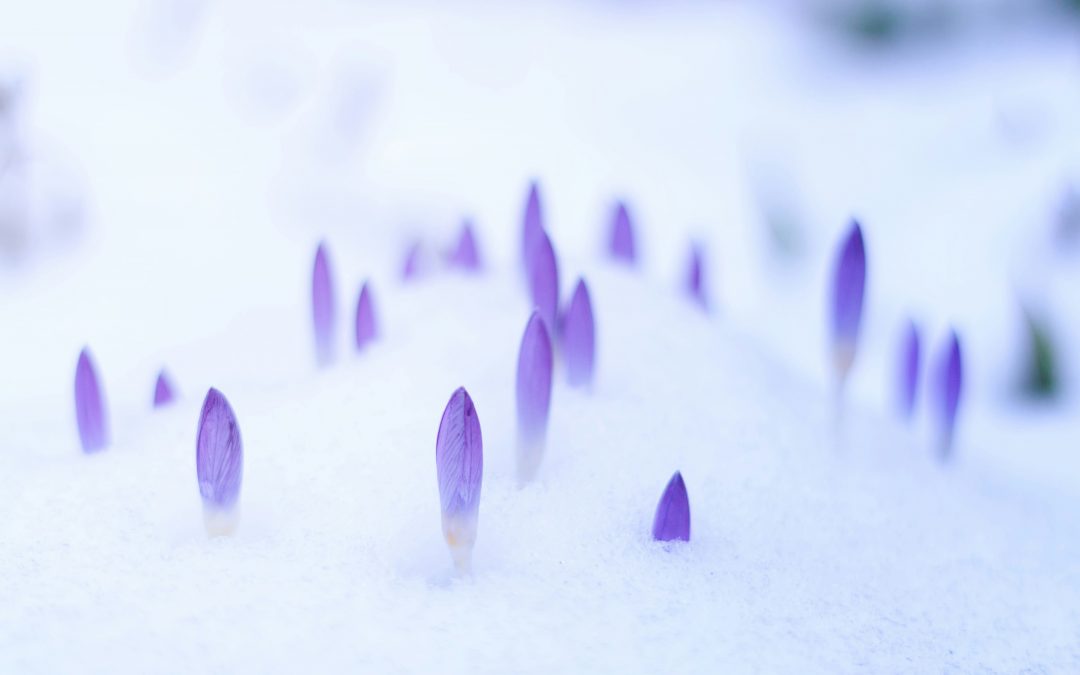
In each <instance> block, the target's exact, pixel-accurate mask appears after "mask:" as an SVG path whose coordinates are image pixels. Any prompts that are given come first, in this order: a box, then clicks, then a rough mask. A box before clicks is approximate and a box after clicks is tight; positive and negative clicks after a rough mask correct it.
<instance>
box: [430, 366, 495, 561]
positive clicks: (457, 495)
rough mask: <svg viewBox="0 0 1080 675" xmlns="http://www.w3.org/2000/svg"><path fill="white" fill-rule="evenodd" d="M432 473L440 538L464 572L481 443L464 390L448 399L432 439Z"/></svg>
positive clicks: (475, 507) (478, 481)
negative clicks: (436, 484)
mask: <svg viewBox="0 0 1080 675" xmlns="http://www.w3.org/2000/svg"><path fill="white" fill-rule="evenodd" d="M435 471H436V474H437V476H438V480H439V499H440V501H441V503H442V526H443V536H444V537H445V538H446V543H447V545H448V546H449V547H450V555H451V556H452V557H453V559H454V565H455V567H457V569H458V570H459V571H462V572H467V571H468V570H469V566H470V562H471V559H472V549H473V544H474V543H475V542H476V523H477V516H478V514H479V511H480V486H481V483H482V482H483V477H484V441H483V438H482V437H481V435H480V418H479V417H478V416H477V415H476V408H475V407H474V406H473V402H472V399H471V398H470V397H469V393H468V392H467V391H465V388H464V387H459V388H458V390H457V391H455V392H454V393H453V395H451V396H450V401H449V402H448V403H447V404H446V409H445V410H443V415H442V421H441V422H439V434H438V436H437V437H436V439H435Z"/></svg>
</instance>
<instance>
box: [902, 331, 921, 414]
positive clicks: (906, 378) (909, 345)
mask: <svg viewBox="0 0 1080 675" xmlns="http://www.w3.org/2000/svg"><path fill="white" fill-rule="evenodd" d="M899 369H900V372H899V377H898V380H899V383H900V386H899V391H898V396H899V406H900V413H901V414H902V415H903V416H904V417H907V418H910V417H911V416H912V414H913V413H914V412H915V399H916V394H917V393H918V390H919V327H918V326H916V325H915V322H914V321H908V322H907V325H906V326H905V327H904V336H903V339H902V340H901V343H900V365H899Z"/></svg>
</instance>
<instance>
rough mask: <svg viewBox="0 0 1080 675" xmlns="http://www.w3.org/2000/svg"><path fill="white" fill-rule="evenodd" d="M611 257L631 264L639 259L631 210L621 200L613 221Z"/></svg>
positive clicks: (617, 205)
mask: <svg viewBox="0 0 1080 675" xmlns="http://www.w3.org/2000/svg"><path fill="white" fill-rule="evenodd" d="M611 257H613V258H615V259H616V260H621V261H623V262H626V263H631V264H632V263H633V262H634V261H635V260H636V259H637V254H636V251H635V249H634V227H633V225H632V224H631V222H630V212H629V211H628V210H627V208H626V204H624V203H623V202H621V201H620V202H617V203H616V204H615V215H614V216H613V218H612V221H611Z"/></svg>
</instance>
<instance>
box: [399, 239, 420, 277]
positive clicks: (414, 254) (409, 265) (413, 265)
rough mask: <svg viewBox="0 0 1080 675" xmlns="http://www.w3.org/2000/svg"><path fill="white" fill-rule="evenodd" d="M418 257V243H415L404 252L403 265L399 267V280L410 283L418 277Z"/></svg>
mask: <svg viewBox="0 0 1080 675" xmlns="http://www.w3.org/2000/svg"><path fill="white" fill-rule="evenodd" d="M420 256H421V248H420V242H415V243H414V244H413V245H412V246H410V247H409V250H408V251H406V252H405V263H404V264H403V265H402V266H401V278H402V279H403V280H405V281H412V280H414V279H416V277H418V276H420Z"/></svg>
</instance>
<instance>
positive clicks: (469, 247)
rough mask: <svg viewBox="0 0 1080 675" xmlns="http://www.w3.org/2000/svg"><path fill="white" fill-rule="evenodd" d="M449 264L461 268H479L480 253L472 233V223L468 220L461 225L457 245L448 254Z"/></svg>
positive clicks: (472, 269)
mask: <svg viewBox="0 0 1080 675" xmlns="http://www.w3.org/2000/svg"><path fill="white" fill-rule="evenodd" d="M450 264H451V265H452V266H454V267H459V268H461V269H463V270H469V271H475V270H478V269H480V254H479V252H478V251H477V249H476V237H475V236H474V235H473V230H472V223H470V222H469V221H468V220H466V221H465V222H464V223H462V225H461V234H460V235H459V236H458V242H457V247H456V248H455V249H454V252H453V253H451V254H450Z"/></svg>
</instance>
